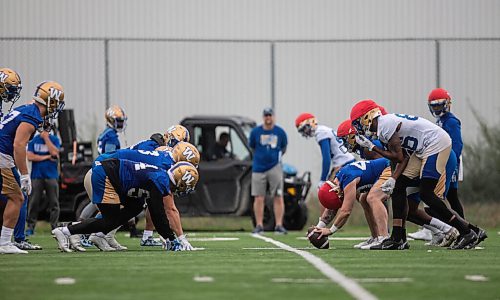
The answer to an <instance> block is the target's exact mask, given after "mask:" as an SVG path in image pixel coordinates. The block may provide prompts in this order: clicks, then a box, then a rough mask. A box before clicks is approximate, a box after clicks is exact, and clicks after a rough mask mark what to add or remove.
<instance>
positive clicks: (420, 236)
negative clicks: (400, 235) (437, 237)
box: [408, 228, 432, 241]
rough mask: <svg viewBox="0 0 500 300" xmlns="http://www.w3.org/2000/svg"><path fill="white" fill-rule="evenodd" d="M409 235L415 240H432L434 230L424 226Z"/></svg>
mask: <svg viewBox="0 0 500 300" xmlns="http://www.w3.org/2000/svg"><path fill="white" fill-rule="evenodd" d="M408 236H409V237H411V238H412V239H414V240H423V241H431V240H432V231H430V230H429V229H427V228H422V229H420V230H419V231H417V232H414V233H409V234H408Z"/></svg>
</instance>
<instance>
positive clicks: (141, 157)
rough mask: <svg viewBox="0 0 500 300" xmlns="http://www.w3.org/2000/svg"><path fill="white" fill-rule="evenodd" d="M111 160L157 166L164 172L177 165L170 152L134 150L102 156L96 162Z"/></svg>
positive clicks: (118, 151)
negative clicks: (123, 160) (124, 160)
mask: <svg viewBox="0 0 500 300" xmlns="http://www.w3.org/2000/svg"><path fill="white" fill-rule="evenodd" d="M110 158H116V159H126V160H130V161H137V162H142V163H145V164H149V165H153V166H157V167H159V168H161V169H164V170H168V169H170V167H172V166H173V165H174V164H175V162H174V159H173V158H172V156H170V154H169V153H168V152H165V151H144V150H132V149H121V150H117V151H114V152H110V153H105V154H101V155H99V156H98V157H97V158H96V161H103V160H105V159H110Z"/></svg>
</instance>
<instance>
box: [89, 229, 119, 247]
mask: <svg viewBox="0 0 500 300" xmlns="http://www.w3.org/2000/svg"><path fill="white" fill-rule="evenodd" d="M89 240H90V241H91V242H92V243H93V244H94V245H95V246H96V247H97V248H98V249H99V250H101V251H115V249H114V248H112V247H111V246H110V245H109V244H108V242H107V241H106V239H105V238H103V237H100V236H98V235H96V234H95V233H92V234H91V235H90V237H89Z"/></svg>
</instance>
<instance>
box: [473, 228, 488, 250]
mask: <svg viewBox="0 0 500 300" xmlns="http://www.w3.org/2000/svg"><path fill="white" fill-rule="evenodd" d="M476 235H477V241H476V244H475V245H474V247H475V246H477V245H479V244H480V243H481V242H482V241H484V240H485V239H487V238H488V235H487V234H486V230H484V229H482V228H479V231H478V232H476Z"/></svg>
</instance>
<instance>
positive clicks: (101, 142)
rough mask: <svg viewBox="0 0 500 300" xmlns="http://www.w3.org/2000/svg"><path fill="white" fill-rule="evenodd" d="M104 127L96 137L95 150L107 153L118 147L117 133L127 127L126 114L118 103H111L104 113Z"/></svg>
mask: <svg viewBox="0 0 500 300" xmlns="http://www.w3.org/2000/svg"><path fill="white" fill-rule="evenodd" d="M104 118H105V120H106V128H105V129H104V131H103V132H102V133H101V134H100V135H99V137H98V138H97V152H98V153H99V154H103V153H108V152H111V151H115V150H118V149H120V140H119V139H118V133H122V132H124V131H125V128H126V127H127V115H126V114H125V111H124V110H123V109H122V108H121V107H119V106H118V105H112V106H111V107H109V108H108V109H107V110H106V113H105V114H104Z"/></svg>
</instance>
